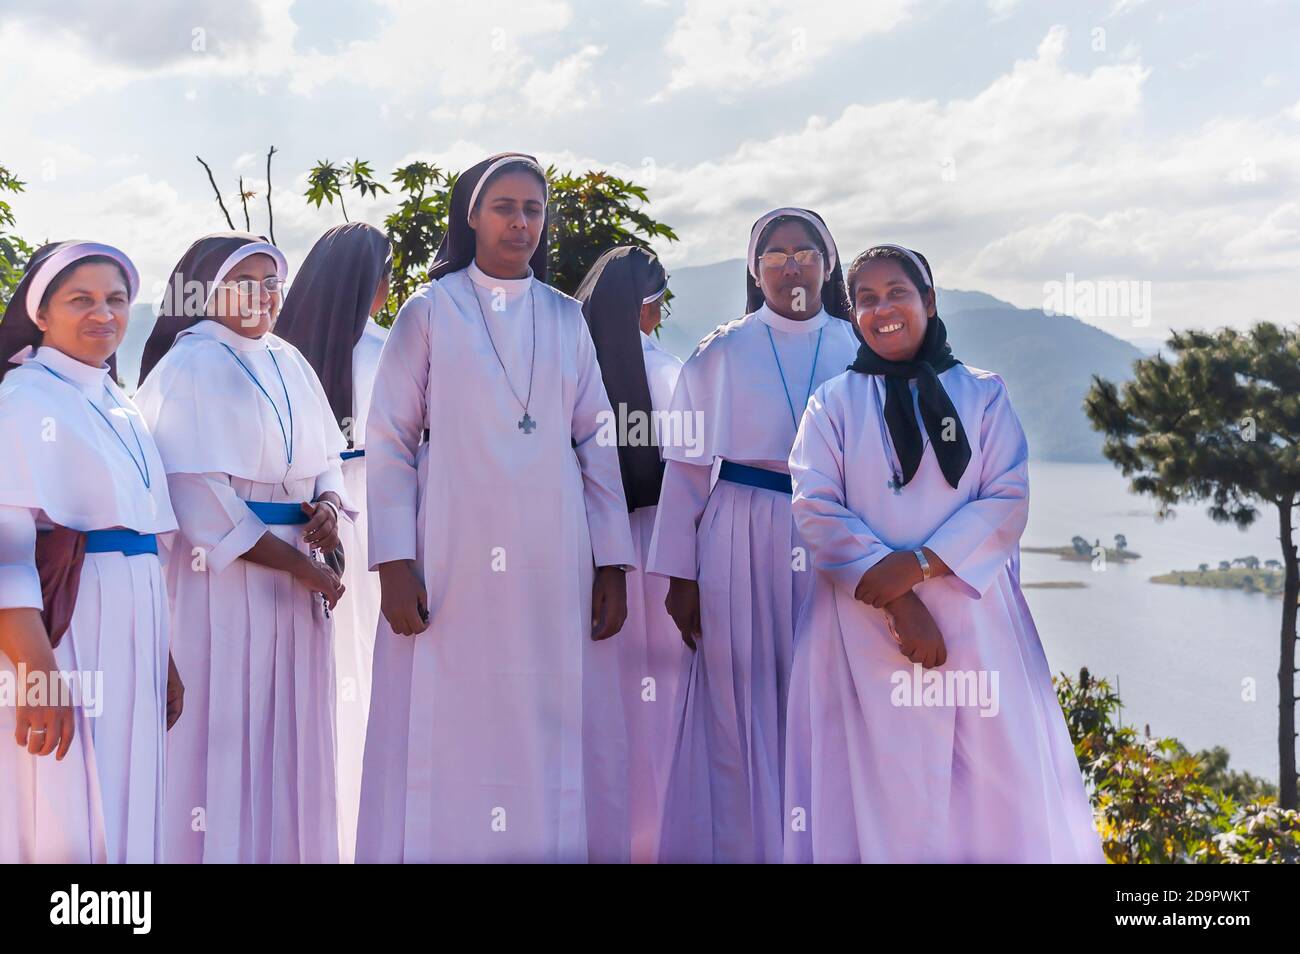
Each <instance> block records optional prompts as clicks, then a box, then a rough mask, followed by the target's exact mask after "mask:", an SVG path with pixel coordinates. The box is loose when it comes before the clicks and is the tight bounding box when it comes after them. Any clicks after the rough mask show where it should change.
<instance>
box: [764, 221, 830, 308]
mask: <svg viewBox="0 0 1300 954" xmlns="http://www.w3.org/2000/svg"><path fill="white" fill-rule="evenodd" d="M757 254H758V286H759V288H761V289H762V291H763V299H764V300H765V301H766V302H767V307H769V308H771V309H772V310H773V311H774V312H776V313H777V314H778V315H781V316H782V317H784V318H790V319H792V320H794V321H801V320H803V319H804V318H811V317H812V316H813V315H815V314H817V312H819V311H821V308H822V285H823V284H824V283H825V281H826V258H825V256H824V255H823V254H822V252H821V249H820V248H819V247H818V245H817V243H816V242H815V241H813V237H812V233H811V232H810V231H809V227H808V225H807V224H805V223H804V222H800V221H787V222H781V223H780V224H778V225H776V226H775V227H774V228H773V229H772V231H771V232H769V233H768V235H767V239H766V240H765V241H764V242H763V243H762V244H760V245H759V247H758V250H757ZM794 256H798V257H799V258H802V259H804V260H805V264H800V263H799V261H797V260H796V258H795V257H794Z"/></svg>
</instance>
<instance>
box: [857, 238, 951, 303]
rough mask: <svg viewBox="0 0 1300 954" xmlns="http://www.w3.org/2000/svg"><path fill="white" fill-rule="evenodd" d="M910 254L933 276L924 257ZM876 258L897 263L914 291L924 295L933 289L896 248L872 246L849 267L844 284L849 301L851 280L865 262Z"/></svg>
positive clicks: (917, 253)
mask: <svg viewBox="0 0 1300 954" xmlns="http://www.w3.org/2000/svg"><path fill="white" fill-rule="evenodd" d="M912 254H913V255H915V256H916V257H917V258H919V259H920V260H921V263H922V264H923V265H924V266H925V270H926V271H927V272H928V273H930V274H931V275H933V274H934V270H933V269H932V268H930V262H929V261H928V260H927V259H926V257H925V256H924V255H922V254H921V253H920V252H918V251H916V250H915V249H913V250H912ZM877 258H885V259H889V260H890V261H891V262H897V263H898V264H899V265H900V266H901V267H902V269H903V273H904V274H905V275H907V277H908V279H909V280H910V281H911V282H912V284H913V285H915V286H916V290H917V291H919V292H920V293H921V294H923V295H924V294H925V292H926V291H927V290H929V289H932V288H934V285H933V283H932V282H931V281H930V280H929V279H927V278H926V276H925V275H922V274H921V271H920V269H918V268H917V267H916V262H914V261H912V260H911V259H910V258H908V257H907V255H905V254H904V253H903V252H901V251H899V250H898V249H896V248H891V247H890V246H888V245H874V246H872V247H871V248H869V249H867V250H866V251H865V252H861V253H860V254H859V255H858V257H857V258H855V259H854V260H853V264H851V265H850V266H849V271H848V274H847V275H846V276H845V278H846V279H847V282H846V284H847V286H848V292H849V298H850V299H852V298H853V297H854V293H853V280H854V279H855V278H857V276H858V272H860V271H862V269H863V268H864V267H865V266H866V264H867V262H869V261H871V260H872V259H877Z"/></svg>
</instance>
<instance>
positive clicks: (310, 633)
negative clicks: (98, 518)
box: [136, 232, 355, 862]
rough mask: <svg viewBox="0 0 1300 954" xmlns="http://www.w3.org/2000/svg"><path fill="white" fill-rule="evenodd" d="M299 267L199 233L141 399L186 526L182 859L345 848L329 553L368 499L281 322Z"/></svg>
mask: <svg viewBox="0 0 1300 954" xmlns="http://www.w3.org/2000/svg"><path fill="white" fill-rule="evenodd" d="M285 272H286V266H285V261H284V256H283V255H282V254H281V253H280V251H279V249H277V248H275V246H273V245H270V244H268V243H267V242H266V241H264V240H263V239H261V238H259V237H258V236H255V235H249V234H246V233H241V232H234V233H219V234H217V235H211V236H207V237H205V238H202V239H199V240H198V241H197V242H195V243H194V244H193V245H192V246H190V249H189V250H188V251H187V252H186V253H185V255H184V257H182V259H181V261H180V263H179V264H178V265H177V267H176V269H175V271H174V273H173V276H172V281H171V283H170V285H169V287H168V289H167V294H166V296H165V298H164V303H163V311H162V313H161V314H160V316H159V318H158V323H157V325H156V326H155V328H154V331H153V334H152V335H151V336H150V338H149V341H148V343H147V345H146V347H145V353H144V360H143V364H142V368H141V374H142V376H143V381H142V383H141V385H140V389H139V391H138V392H137V395H136V400H137V402H138V403H139V405H140V409H141V412H142V413H143V414H144V416H145V419H146V421H147V422H148V423H149V425H150V427H151V429H152V430H153V432H154V436H155V439H156V440H157V442H158V449H159V451H160V453H161V454H162V459H163V464H164V466H165V467H166V469H167V480H168V484H169V485H170V488H171V494H172V501H173V504H174V506H175V508H176V517H177V520H178V521H179V523H180V533H179V534H178V536H177V539H176V541H175V546H174V547H173V552H172V554H171V558H170V561H169V563H168V574H167V576H168V588H169V590H170V592H171V598H172V619H173V621H174V625H173V632H174V634H175V640H174V641H175V646H176V649H175V652H176V664H177V667H178V668H179V669H180V671H181V673H182V675H183V676H184V677H185V678H186V680H187V686H188V688H189V716H190V718H188V719H187V720H186V721H185V722H184V723H183V727H182V729H181V730H178V732H176V733H175V734H174V735H173V737H172V739H171V746H170V750H169V756H170V759H171V771H170V772H169V775H168V781H167V859H168V860H169V861H174V862H334V861H337V860H338V830H337V817H336V809H335V773H334V745H335V743H334V657H333V620H332V619H331V617H330V615H329V614H330V612H331V611H332V610H333V609H334V607H335V604H337V602H338V599H339V597H340V595H341V593H342V590H343V587H342V585H341V584H340V582H339V578H338V575H337V573H336V572H335V570H334V569H333V568H332V567H331V566H329V565H327V564H326V563H325V562H323V561H322V560H320V559H316V558H314V557H313V552H315V551H320V552H322V553H324V554H326V555H328V554H329V553H330V552H331V551H334V550H336V549H337V547H338V520H339V519H340V517H339V512H340V510H342V511H344V512H345V513H348V514H353V515H354V514H355V511H352V510H351V508H350V507H349V506H348V505H347V504H346V503H345V501H346V500H347V494H346V491H345V490H344V487H343V476H342V473H341V472H340V469H339V456H340V454H341V453H342V452H343V450H344V448H345V446H346V442H345V441H344V438H343V435H342V433H341V432H340V431H339V427H338V423H337V422H336V420H335V417H334V412H333V410H332V408H331V407H330V403H329V399H328V398H327V397H326V395H325V392H324V390H323V389H322V388H321V385H320V381H319V380H318V379H317V377H316V372H315V371H313V370H312V367H311V365H310V364H309V363H308V362H307V360H306V359H305V358H304V357H303V356H302V355H301V354H300V353H299V351H298V349H296V348H295V347H293V345H291V344H289V343H288V342H286V341H284V340H282V339H280V338H279V337H277V336H276V335H274V334H271V333H270V332H269V330H268V329H269V328H270V326H271V324H272V323H273V322H274V320H275V315H276V313H277V312H278V310H279V307H280V300H281V295H282V292H283V285H284V276H285Z"/></svg>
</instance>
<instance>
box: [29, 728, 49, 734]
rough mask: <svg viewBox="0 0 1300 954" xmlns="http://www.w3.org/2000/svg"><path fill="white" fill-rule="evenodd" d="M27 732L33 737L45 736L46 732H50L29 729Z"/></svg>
mask: <svg viewBox="0 0 1300 954" xmlns="http://www.w3.org/2000/svg"><path fill="white" fill-rule="evenodd" d="M27 731H28V732H29V733H31V734H32V735H44V734H45V733H46V732H48V731H49V730H48V729H28V730H27Z"/></svg>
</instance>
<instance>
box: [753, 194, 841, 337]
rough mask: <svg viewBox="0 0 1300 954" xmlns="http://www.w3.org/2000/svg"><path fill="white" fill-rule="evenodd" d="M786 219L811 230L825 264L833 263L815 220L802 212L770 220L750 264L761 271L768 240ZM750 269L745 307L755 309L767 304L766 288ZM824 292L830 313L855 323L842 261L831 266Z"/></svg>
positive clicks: (760, 234)
mask: <svg viewBox="0 0 1300 954" xmlns="http://www.w3.org/2000/svg"><path fill="white" fill-rule="evenodd" d="M786 222H798V223H799V224H800V225H802V226H803V227H804V231H805V232H807V233H808V237H809V238H810V239H812V243H813V245H815V246H817V250H818V251H819V252H821V253H822V263H823V265H825V264H826V263H827V262H829V260H830V251H829V250H828V249H827V248H826V243H825V241H823V240H822V236H821V232H820V231H818V229H816V228H815V227H814V226H813V224H812V223H811V222H809V221H808V220H807V219H805V218H803V217H802V216H798V215H779V216H777V217H776V218H774V219H773V220H772V221H771V222H768V223H767V225H765V226H763V230H762V231H761V232H759V233H758V241H757V242H755V243H754V261H752V262H750V263H749V265H751V266H754V270H755V271H757V265H758V259H759V258H760V257H761V256H762V254H763V253H764V252H765V251H766V250H767V242H768V239H769V238H770V237H771V235H772V232H773V231H774V230H775V229H776V227H777V226H778V225H782V224H784V223H786ZM746 272H747V274H746V275H745V286H746V295H745V310H746V311H755V310H756V309H757V308H758V307H759V306H760V305H762V304H763V298H764V296H763V289H762V287H761V286H760V285H759V284H758V282H757V281H756V280H755V278H754V276H753V275H752V274H749V273H748V272H749V270H748V269H746ZM821 295H822V307H823V308H824V309H826V313H827V314H828V315H833V316H834V317H836V318H843V319H844V320H845V321H848V322H849V324H851V325H852V324H853V322H852V320H851V316H852V314H853V309H852V308H851V307H850V306H849V296H848V295H847V294H846V292H845V290H844V280H843V278H842V277H841V273H840V263H839V262H838V261H837V262H836V263H835V267H834V268H833V269H831V273H830V276H829V277H828V278H827V279H826V280H825V281H824V282H823V283H822V286H821ZM853 330H854V334H856V333H857V326H856V325H854V329H853Z"/></svg>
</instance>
